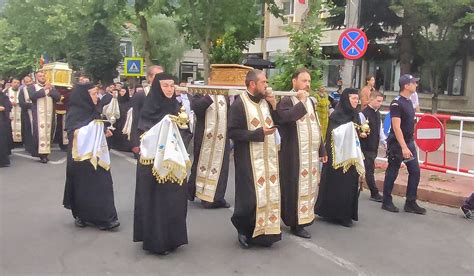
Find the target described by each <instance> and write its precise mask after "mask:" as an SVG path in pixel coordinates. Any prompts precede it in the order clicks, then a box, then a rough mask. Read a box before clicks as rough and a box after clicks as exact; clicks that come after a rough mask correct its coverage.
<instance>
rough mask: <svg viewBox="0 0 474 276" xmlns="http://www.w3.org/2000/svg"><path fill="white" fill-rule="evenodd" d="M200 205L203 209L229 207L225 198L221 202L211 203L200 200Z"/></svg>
mask: <svg viewBox="0 0 474 276" xmlns="http://www.w3.org/2000/svg"><path fill="white" fill-rule="evenodd" d="M201 205H202V207H204V208H205V209H219V208H230V204H229V203H228V202H227V201H225V200H224V201H221V202H213V203H210V202H207V201H204V200H202V201H201Z"/></svg>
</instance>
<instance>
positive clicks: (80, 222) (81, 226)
mask: <svg viewBox="0 0 474 276" xmlns="http://www.w3.org/2000/svg"><path fill="white" fill-rule="evenodd" d="M74 224H75V225H76V226H77V227H80V228H84V227H86V226H87V225H86V223H85V222H84V221H83V220H82V219H80V218H76V220H75V221H74Z"/></svg>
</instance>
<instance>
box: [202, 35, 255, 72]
mask: <svg viewBox="0 0 474 276" xmlns="http://www.w3.org/2000/svg"><path fill="white" fill-rule="evenodd" d="M235 33H236V31H235V30H230V31H228V32H226V33H225V34H224V35H223V36H222V37H221V38H218V39H216V41H213V42H212V44H211V49H210V62H211V63H213V64H218V63H222V64H232V63H240V62H241V61H242V59H243V56H244V55H243V53H242V51H244V50H246V49H247V44H243V43H240V44H239V43H238V41H237V38H236V36H235Z"/></svg>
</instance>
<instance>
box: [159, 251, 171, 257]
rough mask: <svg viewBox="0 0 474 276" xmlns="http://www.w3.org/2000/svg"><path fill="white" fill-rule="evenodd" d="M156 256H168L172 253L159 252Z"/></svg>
mask: <svg viewBox="0 0 474 276" xmlns="http://www.w3.org/2000/svg"><path fill="white" fill-rule="evenodd" d="M156 254H158V255H161V256H166V255H168V254H170V252H169V251H168V250H165V251H161V252H158V253H156Z"/></svg>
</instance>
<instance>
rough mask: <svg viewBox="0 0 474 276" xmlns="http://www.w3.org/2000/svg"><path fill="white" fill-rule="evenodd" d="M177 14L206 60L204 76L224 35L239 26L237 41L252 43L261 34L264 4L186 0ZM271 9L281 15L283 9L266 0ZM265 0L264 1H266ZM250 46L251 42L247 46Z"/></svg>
mask: <svg viewBox="0 0 474 276" xmlns="http://www.w3.org/2000/svg"><path fill="white" fill-rule="evenodd" d="M178 2H179V4H180V5H179V7H178V8H177V15H178V17H179V19H180V22H181V30H182V31H183V32H184V33H185V34H186V37H187V39H188V42H189V43H190V44H197V45H198V46H199V48H200V49H201V51H202V54H203V57H204V58H203V60H204V80H205V81H207V79H208V77H209V70H210V55H211V46H212V42H213V41H214V42H216V41H217V39H222V37H223V36H224V35H225V33H226V32H229V31H231V30H235V32H234V36H235V38H236V41H235V42H236V43H237V45H248V44H249V43H250V42H253V41H254V39H255V37H256V36H257V34H258V31H259V28H260V26H261V24H262V22H263V21H262V20H263V18H262V17H261V16H260V15H259V9H260V8H261V7H260V6H257V5H256V4H255V3H256V2H255V0H241V1H239V3H238V4H236V1H234V0H182V1H178ZM262 3H267V4H268V5H267V7H268V9H269V10H270V11H271V12H272V13H274V14H275V15H277V16H280V14H279V13H281V11H280V9H279V8H278V7H277V5H276V4H275V1H274V0H264V1H263V2H262ZM262 3H261V4H262ZM245 47H247V46H245Z"/></svg>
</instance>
